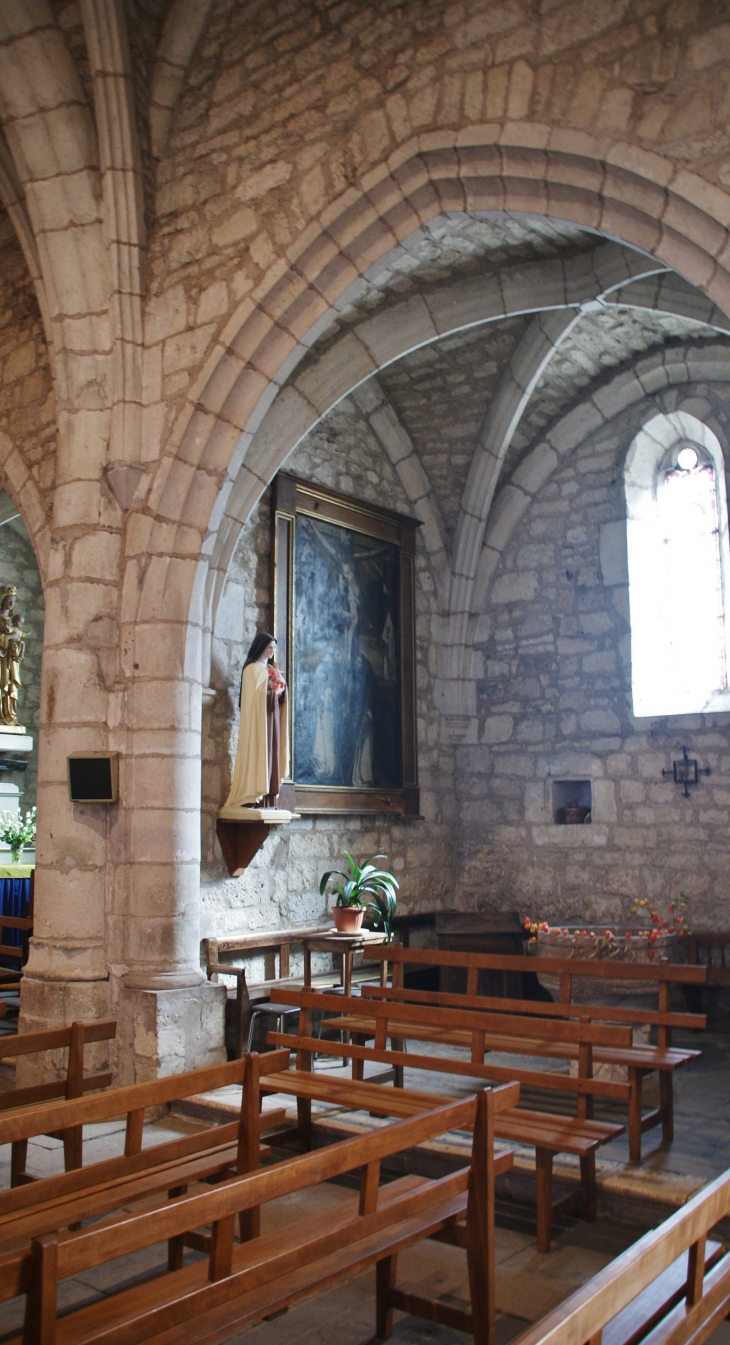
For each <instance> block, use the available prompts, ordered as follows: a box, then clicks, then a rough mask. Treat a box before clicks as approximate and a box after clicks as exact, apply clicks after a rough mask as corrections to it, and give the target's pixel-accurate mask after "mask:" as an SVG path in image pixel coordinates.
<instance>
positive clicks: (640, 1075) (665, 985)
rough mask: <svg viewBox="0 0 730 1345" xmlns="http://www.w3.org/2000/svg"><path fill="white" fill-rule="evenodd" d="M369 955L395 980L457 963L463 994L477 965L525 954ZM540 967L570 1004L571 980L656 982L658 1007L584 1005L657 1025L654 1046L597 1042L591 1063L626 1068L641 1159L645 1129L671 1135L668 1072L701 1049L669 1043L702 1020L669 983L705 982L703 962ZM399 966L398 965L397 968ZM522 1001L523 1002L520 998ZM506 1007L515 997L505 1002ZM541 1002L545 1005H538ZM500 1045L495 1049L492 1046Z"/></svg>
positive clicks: (564, 961)
mask: <svg viewBox="0 0 730 1345" xmlns="http://www.w3.org/2000/svg"><path fill="white" fill-rule="evenodd" d="M365 956H366V957H367V958H368V959H371V958H373V959H380V960H381V961H382V960H387V961H388V962H391V963H392V964H393V968H394V981H395V983H396V984H399V983H400V981H401V977H402V968H403V966H404V965H405V964H406V963H410V962H417V963H419V964H424V963H425V964H426V965H436V966H444V967H452V966H453V967H459V968H462V969H464V970H466V972H467V994H469V995H476V993H477V987H478V977H479V972H480V970H483V969H485V968H486V969H488V970H494V969H497V970H508V971H513V970H515V969H516V968H517V966H524V959H522V958H514V957H502V956H500V955H497V954H491V953H448V952H440V951H439V952H436V951H434V950H431V949H428V950H424V949H418V950H415V949H407V948H399V947H397V946H394V945H393V944H389V945H388V946H387V948H384V949H382V948H369V949H367V950H366V952H365ZM539 966H540V970H541V971H544V972H545V973H546V974H550V975H557V976H558V977H559V984H560V990H559V995H560V999H559V1003H560V1005H561V1006H563V1005H568V1006H570V1007H571V1009H572V1008H574V1007H576V1006H574V1005H573V1004H572V994H573V982H574V981H575V980H580V979H584V978H586V977H587V978H589V979H594V980H597V981H598V982H599V983H600V982H603V983H604V984H605V983H606V982H607V981H608V982H610V981H611V980H630V981H631V980H633V981H642V980H643V981H653V982H654V983H655V984H656V986H657V994H658V1008H657V1009H655V1010H647V1009H621V1010H618V1009H613V1008H611V1007H605V1008H604V1006H603V1005H595V1006H581V1007H588V1009H589V1014H590V1018H591V1021H596V1022H598V1021H600V1022H606V1021H607V1022H622V1023H626V1024H630V1025H633V1026H644V1025H646V1024H650V1025H653V1026H655V1027H656V1030H657V1045H656V1046H649V1045H643V1044H636V1045H633V1044H632V1045H630V1046H629V1047H628V1048H625V1047H619V1046H604V1047H597V1048H596V1051H595V1053H594V1061H595V1063H596V1064H614V1065H620V1066H623V1067H625V1068H626V1069H627V1071H628V1078H629V1084H630V1094H629V1157H630V1159H631V1161H632V1162H633V1163H640V1162H641V1137H642V1135H643V1134H645V1133H646V1131H647V1130H651V1129H653V1128H654V1126H657V1125H661V1127H662V1138H663V1139H664V1140H666V1141H667V1142H671V1140H672V1139H673V1138H674V1092H673V1082H672V1076H673V1073H674V1071H675V1069H678V1068H679V1067H680V1066H681V1065H685V1064H687V1063H688V1062H689V1061H691V1060H694V1059H695V1058H696V1057H697V1056H698V1055H700V1054H701V1052H700V1051H694V1050H687V1049H682V1050H679V1049H676V1048H673V1047H672V1040H671V1035H672V1027H673V1026H680V1025H681V1026H686V1025H687V1020H688V1019H689V1020H690V1023H689V1025H690V1026H691V1027H693V1028H704V1027H705V1026H706V1019H704V1016H703V1015H701V1014H698V1015H680V1016H679V1018H678V1017H677V1015H675V1014H672V1013H671V1011H670V988H671V986H672V984H675V983H678V984H680V985H683V986H688V985H690V986H691V985H700V984H704V983H705V978H706V975H707V968H706V967H691V966H683V965H677V964H674V963H669V962H658V963H644V962H641V963H637V962H607V961H584V960H580V959H577V958H576V959H573V958H547V957H545V958H542V957H541V958H540V959H539ZM396 969H398V970H396ZM521 1002H522V1001H521ZM509 1003H510V1006H512V1005H513V1003H514V1001H511V1000H510V1001H509ZM541 1007H545V1006H544V1005H541ZM497 1049H500V1048H497ZM654 1073H657V1074H658V1076H659V1106H658V1107H655V1108H654V1109H653V1110H651V1111H649V1112H647V1113H644V1109H643V1082H644V1079H645V1078H646V1077H647V1076H648V1075H650V1074H654Z"/></svg>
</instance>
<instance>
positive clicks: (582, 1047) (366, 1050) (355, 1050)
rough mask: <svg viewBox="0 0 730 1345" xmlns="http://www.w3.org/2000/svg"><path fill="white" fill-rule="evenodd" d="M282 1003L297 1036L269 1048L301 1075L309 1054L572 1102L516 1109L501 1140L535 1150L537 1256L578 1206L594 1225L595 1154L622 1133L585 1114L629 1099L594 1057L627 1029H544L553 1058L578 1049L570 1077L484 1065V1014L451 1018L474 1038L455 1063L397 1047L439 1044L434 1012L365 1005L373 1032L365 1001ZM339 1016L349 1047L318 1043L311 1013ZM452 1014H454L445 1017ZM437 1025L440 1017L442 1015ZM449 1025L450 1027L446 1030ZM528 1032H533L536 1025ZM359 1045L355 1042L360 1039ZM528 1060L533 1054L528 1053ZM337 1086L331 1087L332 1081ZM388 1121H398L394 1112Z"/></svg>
mask: <svg viewBox="0 0 730 1345" xmlns="http://www.w3.org/2000/svg"><path fill="white" fill-rule="evenodd" d="M281 993H282V998H283V1001H284V1002H285V1003H291V1004H296V1005H298V1006H299V1007H300V1010H301V1015H300V1023H299V1035H298V1037H297V1038H296V1040H292V1038H291V1037H287V1038H285V1036H284V1034H280V1033H275V1032H270V1033H269V1038H268V1039H269V1041H270V1042H271V1043H275V1044H277V1045H284V1043H285V1041H286V1042H287V1043H288V1044H290V1045H291V1046H292V1049H296V1050H297V1063H298V1067H299V1068H301V1069H305V1070H308V1069H311V1067H312V1055H313V1053H314V1052H315V1051H316V1052H319V1053H324V1054H329V1055H338V1056H342V1055H344V1056H346V1057H349V1058H350V1059H352V1061H353V1073H354V1074H355V1077H356V1078H357V1076H358V1075H360V1076H361V1075H362V1070H363V1067H364V1064H365V1062H366V1061H370V1062H373V1063H378V1064H386V1065H390V1066H395V1065H399V1066H410V1067H411V1068H413V1069H422V1070H429V1071H432V1072H435V1073H439V1074H448V1075H456V1076H460V1077H462V1078H469V1079H483V1080H489V1081H490V1082H497V1083H503V1082H507V1081H509V1080H515V1081H517V1082H519V1083H520V1084H524V1085H532V1086H533V1087H536V1088H540V1089H546V1090H549V1091H554V1092H555V1093H559V1094H562V1095H563V1096H568V1097H575V1098H576V1101H577V1109H578V1115H577V1116H574V1117H565V1116H559V1115H556V1114H554V1113H551V1112H542V1111H535V1110H528V1109H525V1108H519V1109H515V1110H514V1111H512V1112H510V1113H509V1115H507V1114H504V1115H501V1116H500V1118H499V1122H498V1134H499V1138H500V1139H505V1140H508V1141H512V1142H515V1143H520V1144H525V1145H531V1146H533V1147H534V1149H535V1166H536V1185H537V1235H538V1248H539V1250H540V1251H541V1252H546V1251H549V1250H550V1235H551V1228H552V1221H553V1218H555V1217H556V1216H557V1215H559V1214H563V1213H566V1212H567V1211H568V1210H573V1209H576V1208H578V1207H582V1210H583V1213H584V1216H585V1218H587V1219H589V1220H590V1219H594V1218H595V1211H596V1157H595V1156H596V1150H597V1149H598V1148H599V1147H600V1146H601V1145H603V1144H607V1143H609V1141H610V1140H612V1139H614V1138H615V1137H616V1136H617V1135H620V1134H621V1133H622V1132H623V1130H624V1129H625V1127H624V1126H623V1125H614V1124H611V1123H610V1122H606V1121H596V1120H594V1119H593V1118H592V1116H591V1115H590V1112H591V1105H590V1104H591V1102H592V1100H593V1098H594V1097H610V1098H619V1099H622V1100H624V1099H626V1098H628V1092H629V1087H628V1084H622V1083H612V1082H610V1081H607V1080H602V1079H594V1078H592V1052H593V1049H594V1043H595V1041H604V1040H621V1041H628V1040H629V1039H630V1031H629V1029H627V1028H613V1027H607V1026H602V1025H600V1024H599V1025H595V1024H590V1023H589V1024H582V1023H571V1022H555V1023H549V1024H546V1025H545V1027H542V1028H541V1031H545V1032H546V1033H547V1034H548V1036H547V1039H549V1040H550V1042H551V1043H552V1044H553V1046H554V1047H555V1048H556V1050H557V1051H558V1052H560V1050H561V1049H563V1051H564V1048H567V1047H569V1046H571V1047H572V1045H573V1044H577V1045H578V1046H579V1059H578V1073H577V1075H575V1076H572V1075H569V1074H559V1073H557V1072H552V1071H547V1070H536V1069H525V1068H521V1067H519V1066H512V1065H510V1066H502V1065H492V1064H489V1063H484V1051H483V1048H482V1039H483V1035H484V1031H485V1015H484V1014H483V1013H481V1012H471V1013H470V1012H467V1011H463V1012H460V1013H459V1014H457V1015H456V1017H457V1019H458V1022H459V1027H460V1030H461V1031H463V1032H465V1033H466V1034H467V1036H468V1037H470V1034H474V1039H475V1040H474V1045H473V1049H472V1059H471V1061H468V1060H456V1059H454V1057H453V1056H443V1055H438V1056H437V1055H426V1054H417V1053H415V1052H411V1051H405V1050H403V1049H401V1048H400V1047H399V1046H398V1045H396V1043H398V1042H400V1041H402V1040H403V1039H404V1038H406V1037H413V1035H414V1033H415V1034H417V1033H418V1031H419V1029H420V1030H422V1031H423V1032H424V1033H426V1034H428V1035H427V1039H428V1040H429V1041H431V1040H434V1039H436V1040H438V1037H439V1033H440V1031H441V1030H442V1024H441V1023H439V1022H437V1021H435V1020H434V1010H433V1009H429V1008H428V1007H422V1006H420V1005H411V1004H402V1003H398V1004H390V1003H388V1002H387V1001H384V1002H380V1003H379V1002H377V1001H374V1000H371V1001H370V1002H369V1003H368V1011H369V1012H370V1011H371V1012H372V1019H373V1020H374V1026H373V1027H372V1031H371V1028H370V1025H369V1024H367V1023H366V1022H364V1021H363V1017H362V1000H361V999H359V998H351V999H343V997H341V996H339V995H338V996H335V995H328V994H327V993H326V991H321V990H320V991H318V990H285V991H282V992H281ZM338 1009H340V1010H341V1011H344V1013H343V1016H342V1017H341V1018H340V1019H339V1020H338V1019H337V1018H335V1019H333V1020H331V1021H332V1023H333V1025H337V1024H338V1023H339V1025H340V1026H342V1027H343V1028H344V1027H345V1026H346V1028H347V1030H348V1031H349V1032H350V1033H352V1034H353V1037H354V1040H353V1041H352V1042H351V1043H344V1044H343V1043H340V1042H330V1041H322V1040H321V1039H320V1038H315V1037H314V1036H312V1033H311V1021H312V1013H313V1012H315V1011H316V1010H323V1011H326V1010H330V1011H334V1012H337V1010H338ZM447 1012H451V1013H452V1014H453V1012H454V1011H447ZM439 1016H440V1018H441V1019H443V1018H445V1016H446V1015H445V1013H444V1011H442V1010H440V1011H439ZM493 1017H494V1018H495V1019H498V1020H499V1024H498V1025H499V1027H500V1028H501V1029H503V1030H504V1031H505V1032H507V1031H513V1032H514V1033H515V1036H516V1039H519V1037H518V1034H519V1030H520V1029H519V1026H518V1025H519V1021H520V1020H519V1019H516V1020H513V1019H512V1017H511V1015H509V1014H500V1015H493ZM448 1027H450V1023H449V1024H447V1029H448ZM529 1030H530V1031H531V1032H534V1027H533V1024H532V1023H530V1028H529ZM367 1036H374V1037H375V1044H374V1046H367V1045H365V1044H364V1043H365V1039H366V1038H367ZM389 1037H390V1038H391V1041H392V1042H393V1045H392V1047H391V1049H387V1047H386V1042H387V1039H388V1038H389ZM358 1038H360V1040H358ZM532 1053H533V1054H534V1053H535V1052H532ZM332 1082H334V1080H333V1081H332ZM366 1082H368V1083H369V1085H370V1086H371V1087H372V1088H375V1089H376V1090H377V1089H378V1088H380V1094H381V1096H382V1097H383V1104H382V1105H383V1106H388V1107H390V1108H394V1109H396V1108H397V1107H398V1105H399V1104H398V1095H399V1094H401V1092H402V1091H403V1090H401V1089H400V1088H394V1089H390V1088H381V1086H380V1085H379V1084H377V1083H373V1081H372V1080H369V1081H366ZM298 1110H299V1112H300V1125H302V1126H303V1127H309V1128H310V1130H311V1108H310V1109H309V1113H308V1111H307V1107H306V1105H305V1104H304V1102H302V1105H301V1106H300V1107H299V1108H298ZM393 1114H398V1113H397V1110H396V1111H395V1112H394V1113H393ZM559 1153H568V1154H571V1155H573V1156H575V1157H577V1158H578V1159H579V1163H580V1176H581V1180H580V1184H579V1186H578V1188H577V1189H576V1190H575V1191H572V1192H570V1194H569V1195H567V1196H565V1197H563V1198H562V1199H561V1200H558V1201H556V1202H553V1198H552V1179H553V1161H554V1158H555V1156H556V1154H559Z"/></svg>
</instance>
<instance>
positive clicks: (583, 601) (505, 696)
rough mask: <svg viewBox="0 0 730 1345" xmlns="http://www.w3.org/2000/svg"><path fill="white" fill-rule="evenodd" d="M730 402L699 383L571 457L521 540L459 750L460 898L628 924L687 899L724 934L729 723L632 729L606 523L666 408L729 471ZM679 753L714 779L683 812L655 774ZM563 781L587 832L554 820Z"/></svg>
mask: <svg viewBox="0 0 730 1345" xmlns="http://www.w3.org/2000/svg"><path fill="white" fill-rule="evenodd" d="M728 390H729V386H728V385H727V384H721V383H720V384H718V383H714V384H704V385H691V384H690V385H687V386H685V387H682V388H681V389H669V390H667V391H665V392H663V393H661V394H659V395H657V396H656V397H654V398H647V399H646V400H644V401H643V402H639V403H637V404H636V405H634V406H633V407H631V409H630V410H627V411H624V412H623V413H622V414H620V415H618V416H617V417H616V418H615V419H614V420H613V421H611V422H610V424H608V425H606V426H604V427H602V428H601V429H600V430H598V431H596V432H595V433H593V434H591V435H589V436H588V437H587V438H585V439H584V440H583V442H581V443H580V444H579V445H578V447H577V448H576V449H575V450H574V452H573V453H572V454H570V455H569V456H567V457H566V459H565V460H564V462H563V464H561V466H560V468H559V469H558V470H557V471H556V472H555V473H554V474H553V475H552V477H551V478H550V480H549V481H548V482H547V483H546V485H545V486H544V487H543V489H542V490H541V492H540V493H539V495H538V496H537V497H536V499H535V501H534V502H533V504H532V505H531V507H530V509H529V510H528V511H527V513H526V514H525V516H524V518H523V519H522V521H521V523H520V524H519V526H518V527H517V528H516V529H515V531H514V533H513V535H512V537H511V540H510V542H509V544H508V545H507V547H506V549H505V553H504V555H503V557H502V561H501V563H500V566H499V568H498V569H497V572H496V575H495V578H494V583H493V586H492V590H491V595H490V603H489V607H488V611H487V614H486V616H485V617H484V618H483V624H482V626H481V631H482V633H483V634H484V635H485V636H486V638H485V639H484V641H483V644H482V645H481V652H482V654H483V658H484V676H483V678H482V679H481V680H480V683H479V687H478V704H479V714H480V735H479V736H480V741H479V743H478V744H477V745H474V746H469V747H465V746H463V747H460V748H458V749H457V754H456V755H457V772H456V779H457V783H458V788H459V815H460V820H461V828H462V830H461V854H460V862H459V880H458V883H457V890H458V891H459V893H460V897H461V899H462V900H463V901H464V902H465V904H470V903H471V902H476V903H477V904H478V905H481V906H485V907H493V908H497V907H500V906H509V907H512V906H515V905H517V906H518V908H519V909H520V910H521V911H522V912H523V913H527V912H529V913H531V914H533V915H535V916H536V917H538V918H545V919H548V920H551V921H552V920H555V921H560V922H566V923H568V922H571V921H578V922H579V923H581V924H585V923H587V922H589V921H594V920H595V921H599V922H603V921H604V920H610V921H618V922H619V923H620V924H624V923H632V921H631V918H630V913H629V912H630V906H631V904H632V902H633V901H634V900H636V899H637V898H642V897H649V898H650V899H651V900H652V901H654V902H657V903H658V904H659V905H660V906H661V907H662V908H663V909H666V905H667V902H668V900H669V898H670V897H675V896H677V895H678V894H679V892H681V891H685V892H687V893H688V894H689V896H690V898H691V906H690V918H691V920H692V921H694V923H695V925H696V926H697V927H704V928H723V927H727V926H728V925H729V924H730V898H729V897H728V889H727V872H728V865H729V864H730V840H729V839H728V823H730V809H729V806H728V805H729V804H730V715H728V714H715V715H693V716H672V717H671V718H670V719H652V720H645V719H640V720H635V719H634V717H633V714H632V711H631V689H630V684H629V660H630V628H629V622H628V588H627V584H626V574H625V569H624V568H623V566H622V561H621V556H620V554H619V555H618V556H617V555H616V531H615V528H612V527H611V525H615V523H616V521H617V520H623V519H625V516H626V515H625V500H624V488H623V464H624V458H625V455H626V452H627V450H628V447H629V445H630V443H631V441H632V439H633V437H634V435H635V434H636V432H637V430H638V429H639V428H640V426H641V425H642V423H644V422H645V421H646V420H647V419H648V418H649V416H650V415H652V414H655V413H656V412H657V411H665V412H670V411H674V410H680V409H684V410H686V411H687V412H689V413H690V414H692V415H694V416H696V417H698V418H699V419H701V420H704V421H706V423H707V424H708V425H709V426H710V428H711V429H712V430H713V431H714V433H715V434H717V436H718V438H719V440H720V442H721V444H722V446H723V451H724V453H725V459H726V463H728V456H727V455H728V450H729V448H730V414H729V413H728V400H727V398H728ZM607 525H608V527H609V529H611V531H610V537H609V534H608V533H607V532H606V531H604V530H605V529H606V527H607ZM619 550H620V548H619ZM683 742H686V743H687V744H688V746H689V748H690V754H691V755H692V756H696V757H698V758H699V761H700V765H702V766H709V767H710V768H711V770H712V774H711V776H710V777H709V778H707V779H705V778H702V779H701V780H700V783H699V785H698V786H697V787H696V788H694V789H693V790H692V791H691V796H690V798H689V800H685V799H683V798H682V797H681V794H680V790H679V789H678V787H677V786H676V785H675V784H674V782H673V781H665V780H663V779H662V776H661V771H662V769H663V768H665V767H668V766H670V765H671V761H672V760H673V759H674V758H676V757H678V756H681V744H682V743H683ZM553 777H557V778H564V779H565V778H571V779H590V780H591V781H592V789H593V820H592V824H591V825H586V826H564V825H562V826H561V825H555V823H554V822H553V814H552V797H551V784H552V778H553ZM633 923H635V920H634V921H633Z"/></svg>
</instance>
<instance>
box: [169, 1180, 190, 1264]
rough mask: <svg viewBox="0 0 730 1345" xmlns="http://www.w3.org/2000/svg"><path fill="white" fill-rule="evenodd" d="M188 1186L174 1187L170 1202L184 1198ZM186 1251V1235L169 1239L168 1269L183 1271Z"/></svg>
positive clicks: (182, 1234)
mask: <svg viewBox="0 0 730 1345" xmlns="http://www.w3.org/2000/svg"><path fill="white" fill-rule="evenodd" d="M187 1189H188V1188H187V1186H173V1187H172V1189H171V1190H170V1191H168V1193H167V1196H168V1199H169V1200H175V1199H176V1198H177V1197H178V1196H184V1195H185V1194H186V1192H187ZM184 1251H185V1234H184V1233H180V1234H179V1235H178V1236H177V1237H174V1238H168V1242H167V1269H168V1270H182V1263H183V1252H184Z"/></svg>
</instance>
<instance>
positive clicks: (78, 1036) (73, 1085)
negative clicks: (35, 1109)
mask: <svg viewBox="0 0 730 1345" xmlns="http://www.w3.org/2000/svg"><path fill="white" fill-rule="evenodd" d="M116 1035H117V1025H116V1021H115V1020H114V1019H113V1018H107V1019H103V1020H102V1021H101V1022H98V1023H72V1024H71V1026H70V1027H59V1028H50V1029H49V1030H48V1031H47V1032H20V1033H18V1034H17V1036H14V1037H3V1038H2V1039H0V1059H2V1060H13V1059H15V1060H17V1059H18V1057H19V1056H28V1055H39V1054H41V1053H42V1052H44V1051H59V1052H60V1051H63V1050H67V1051H68V1060H67V1063H66V1074H65V1078H58V1079H52V1080H50V1081H49V1082H48V1083H38V1084H31V1085H30V1086H28V1087H26V1088H13V1089H8V1090H7V1091H5V1092H1V1093H0V1114H1V1113H2V1112H4V1111H7V1110H8V1109H10V1108H12V1109H17V1108H19V1107H28V1106H32V1105H33V1103H36V1102H47V1101H49V1100H50V1099H51V1098H61V1097H65V1098H80V1097H83V1095H84V1093H90V1092H95V1091H98V1090H100V1089H103V1088H108V1087H109V1086H110V1084H111V1081H112V1076H111V1073H110V1071H109V1070H104V1071H103V1072H102V1073H100V1074H86V1075H85V1074H84V1047H85V1046H89V1045H91V1043H92V1042H100V1041H112V1040H113V1039H114V1037H116ZM35 1133H36V1134H45V1133H48V1134H54V1135H57V1137H59V1138H62V1139H63V1149H64V1159H65V1164H66V1169H67V1171H70V1170H71V1169H72V1168H77V1167H80V1166H81V1130H80V1129H79V1128H78V1127H70V1128H68V1129H66V1130H64V1132H63V1134H62V1135H60V1134H59V1132H57V1131H55V1130H53V1131H48V1132H46V1131H36V1132H35ZM27 1148H28V1142H27V1139H26V1140H23V1139H19V1140H17V1141H16V1142H15V1143H14V1144H13V1147H12V1152H11V1158H10V1182H11V1185H12V1186H17V1185H18V1184H19V1183H20V1182H23V1181H26V1180H30V1179H29V1178H27V1177H26V1175H25V1160H26V1150H27Z"/></svg>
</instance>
